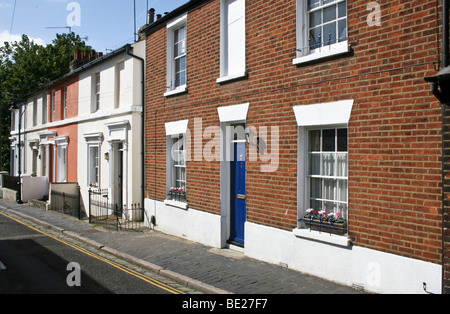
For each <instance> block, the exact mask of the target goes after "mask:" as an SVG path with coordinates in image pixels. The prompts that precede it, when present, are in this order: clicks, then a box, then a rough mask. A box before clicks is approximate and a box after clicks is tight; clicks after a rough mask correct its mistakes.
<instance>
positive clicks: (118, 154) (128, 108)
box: [78, 41, 145, 212]
mask: <svg viewBox="0 0 450 314" xmlns="http://www.w3.org/2000/svg"><path fill="white" fill-rule="evenodd" d="M144 58H145V41H141V42H137V43H135V44H132V45H126V46H124V47H122V48H120V49H118V50H116V51H114V52H112V53H110V54H108V55H105V56H104V57H102V58H99V59H97V60H95V61H93V62H91V63H88V64H86V65H85V66H84V67H83V68H84V70H82V71H81V72H80V74H79V97H78V99H79V117H78V118H79V121H78V164H79V166H78V182H79V185H80V191H81V195H82V199H83V202H84V206H85V208H86V212H88V210H87V206H88V204H87V202H88V201H89V191H105V190H107V192H108V202H109V203H110V204H112V205H113V206H116V205H117V207H118V208H124V207H127V208H129V207H130V206H131V205H132V204H142V196H143V193H142V188H143V183H142V182H143V163H142V154H143V134H142V127H143V125H142V122H143V118H142V114H143V102H144V95H143V91H144V71H145V70H144V69H145V59H144Z"/></svg>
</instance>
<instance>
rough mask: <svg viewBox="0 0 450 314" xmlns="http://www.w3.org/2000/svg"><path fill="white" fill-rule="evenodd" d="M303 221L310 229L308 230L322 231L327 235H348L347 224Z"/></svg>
mask: <svg viewBox="0 0 450 314" xmlns="http://www.w3.org/2000/svg"><path fill="white" fill-rule="evenodd" d="M302 221H303V222H304V223H305V225H306V226H307V227H308V229H311V230H316V231H321V232H325V233H331V234H337V235H344V234H346V233H347V222H344V223H330V222H329V221H322V222H320V221H319V220H311V219H309V218H303V219H302Z"/></svg>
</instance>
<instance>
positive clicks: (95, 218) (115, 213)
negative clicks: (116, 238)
mask: <svg viewBox="0 0 450 314" xmlns="http://www.w3.org/2000/svg"><path fill="white" fill-rule="evenodd" d="M144 215H145V211H144V208H143V207H142V206H141V205H140V204H134V205H131V207H127V206H126V205H124V206H123V207H122V206H119V205H118V204H111V202H110V199H109V195H108V190H98V191H96V190H89V223H90V224H95V225H99V226H101V227H104V228H106V229H113V230H115V231H132V230H142V229H144V228H147V227H146V226H145V219H144Z"/></svg>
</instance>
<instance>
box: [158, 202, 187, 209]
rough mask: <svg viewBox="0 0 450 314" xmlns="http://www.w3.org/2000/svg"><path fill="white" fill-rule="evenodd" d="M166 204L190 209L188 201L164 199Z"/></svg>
mask: <svg viewBox="0 0 450 314" xmlns="http://www.w3.org/2000/svg"><path fill="white" fill-rule="evenodd" d="M164 204H165V205H168V206H172V207H178V208H181V209H188V204H187V203H186V202H179V201H173V200H164Z"/></svg>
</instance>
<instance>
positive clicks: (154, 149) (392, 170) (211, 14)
mask: <svg viewBox="0 0 450 314" xmlns="http://www.w3.org/2000/svg"><path fill="white" fill-rule="evenodd" d="M191 2H192V1H191ZM194 2H195V1H194ZM198 3H199V5H198V7H195V8H194V7H190V8H189V13H188V18H187V51H188V52H187V85H188V91H187V92H186V93H184V94H180V95H174V96H172V97H164V93H165V92H166V85H167V84H166V57H167V52H166V47H167V29H166V27H165V24H164V23H165V22H168V21H170V19H169V18H167V20H166V19H165V18H163V19H162V20H159V21H157V22H155V26H151V25H150V27H148V28H147V29H146V31H147V80H146V109H145V113H146V116H145V138H146V152H145V160H146V165H145V166H146V167H145V178H146V182H145V187H146V193H145V194H146V195H145V196H146V198H151V199H154V200H158V201H163V200H164V199H165V195H166V182H165V180H166V136H165V129H164V123H166V122H171V121H176V120H184V119H188V120H189V130H190V132H191V134H194V120H195V119H196V118H201V119H202V126H203V130H204V129H205V128H206V127H208V126H219V124H220V122H219V118H218V114H217V107H221V106H228V105H236V104H242V103H250V109H249V112H248V117H247V124H248V125H252V126H255V127H260V126H266V127H268V128H269V129H270V127H279V130H280V135H279V138H280V140H279V158H280V160H279V167H278V170H277V171H276V172H273V173H262V172H261V171H260V166H261V165H262V164H264V162H263V161H261V160H258V161H249V162H248V163H247V220H248V221H250V222H253V223H257V224H261V225H266V226H271V227H275V228H279V229H282V230H287V231H290V230H292V228H294V227H295V226H296V225H297V218H298V213H297V164H298V126H297V123H296V120H295V116H294V112H293V107H294V106H298V105H308V104H316V103H326V102H334V101H339V100H347V99H353V100H354V106H353V110H352V114H351V119H350V123H349V192H348V199H349V211H348V212H349V233H350V234H349V235H350V238H351V240H352V242H353V244H354V245H356V246H361V247H366V248H370V249H374V250H379V251H383V252H388V253H393V254H396V255H401V256H405V257H411V258H414V259H419V260H423V261H427V262H431V263H435V264H441V262H442V255H441V254H442V219H441V218H442V210H441V207H442V169H441V148H442V116H441V108H440V104H439V102H438V101H437V100H436V99H435V98H434V97H433V95H432V94H431V93H430V87H429V84H428V83H426V82H425V81H424V77H426V76H429V75H432V74H434V73H435V65H436V64H435V62H437V61H438V57H439V54H438V47H437V43H436V31H437V28H438V25H440V21H437V20H436V10H437V8H436V1H434V0H426V1H408V2H407V3H405V1H401V0H395V1H389V2H385V1H384V2H382V3H380V4H381V17H382V19H381V26H369V25H368V24H367V17H368V15H369V13H370V12H369V11H368V10H367V4H368V2H367V1H349V2H348V38H349V39H348V41H349V44H350V45H351V47H352V52H351V53H349V54H346V55H343V56H340V57H336V58H332V59H329V60H320V61H317V62H313V63H309V64H304V65H300V66H295V65H293V63H292V60H293V59H295V58H296V1H285V0H283V1H280V0H277V1H274V0H270V1H265V2H264V5H261V1H256V0H247V1H246V34H247V37H246V43H247V46H246V56H247V64H246V67H247V71H248V78H245V79H241V80H237V81H234V82H228V83H226V84H218V83H216V79H217V78H219V75H220V1H219V0H215V1H198ZM200 4H201V6H200ZM180 14H181V12H180ZM175 17H176V16H170V18H175ZM157 25H160V26H161V27H157ZM269 135H270V134H269ZM196 140H198V138H196ZM210 141H211V138H204V139H203V141H202V143H201V144H202V147H204V145H206V144H207V143H208V142H210ZM269 143H270V137H269ZM196 144H199V143H194V142H192V148H194V147H195V145H196ZM267 149H268V151H271V147H270V145H269V146H268V148H267ZM192 156H194V154H192ZM219 178H220V162H218V161H217V162H206V161H190V162H188V164H187V189H188V203H189V206H190V207H192V208H196V209H198V210H201V211H204V212H208V213H212V214H216V215H220V207H221V204H220V202H221V201H220V192H219V191H220V188H221V187H220V179H219Z"/></svg>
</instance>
